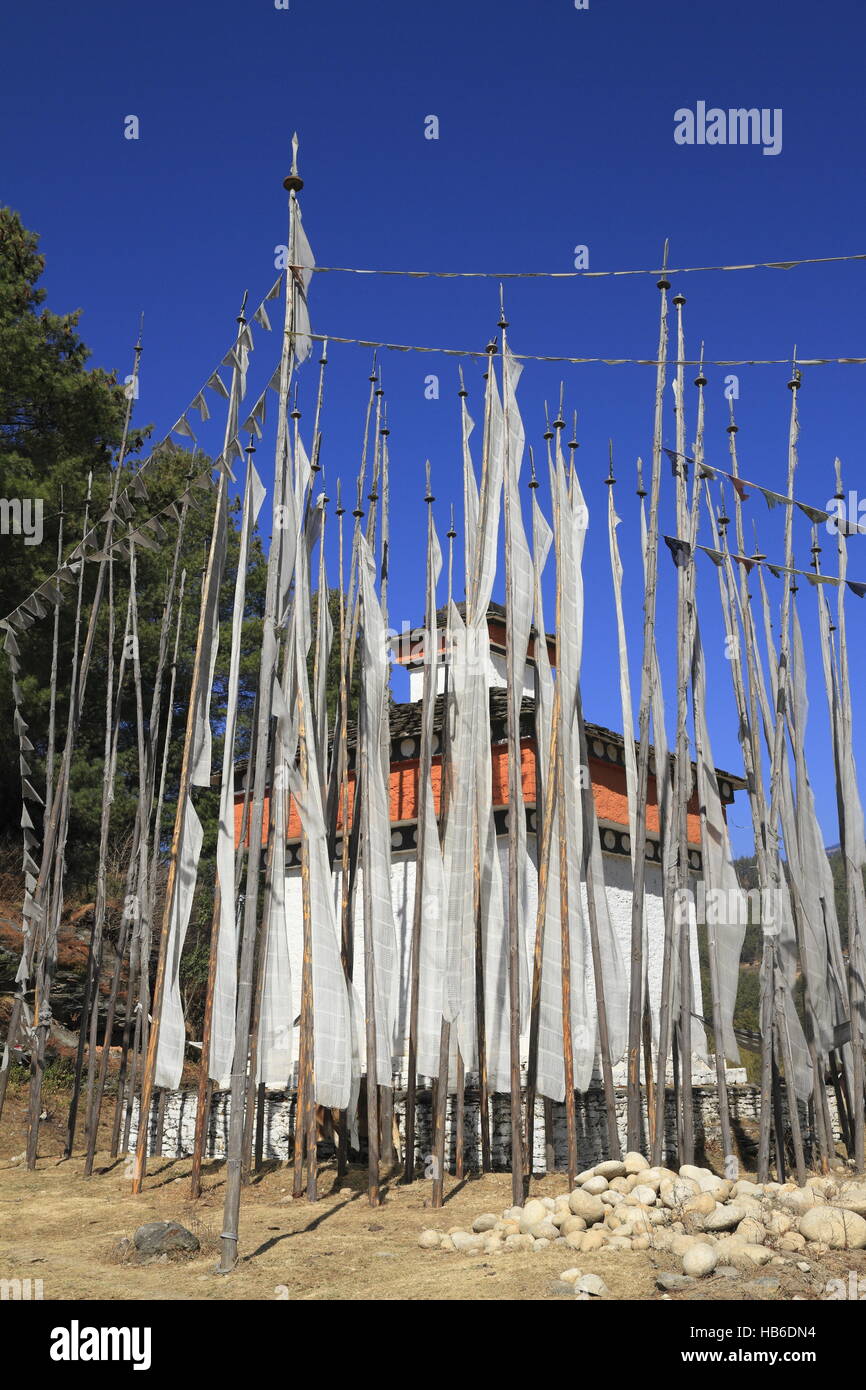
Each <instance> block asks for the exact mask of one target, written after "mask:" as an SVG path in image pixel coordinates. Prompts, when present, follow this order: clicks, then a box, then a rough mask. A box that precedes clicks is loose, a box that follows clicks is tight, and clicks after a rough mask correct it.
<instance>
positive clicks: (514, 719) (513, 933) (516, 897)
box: [499, 292, 564, 1206]
mask: <svg viewBox="0 0 866 1390" xmlns="http://www.w3.org/2000/svg"><path fill="white" fill-rule="evenodd" d="M500 293H501V292H500ZM499 327H500V329H501V331H502V371H503V410H504V412H505V417H504V420H503V428H502V438H503V450H504V455H505V466H504V474H503V477H504V489H503V490H504V494H505V682H506V702H507V712H508V720H507V738H508V1005H509V1040H510V1052H511V1059H510V1060H511V1069H510V1070H511V1197H512V1201H513V1203H514V1205H515V1206H519V1205H520V1204H521V1203H522V1201H523V1127H522V1116H521V1105H520V966H519V940H520V928H521V924H520V920H519V913H520V867H521V866H520V862H519V857H518V852H519V843H518V831H517V817H518V816H525V814H526V812H525V809H524V804H523V783H522V776H521V760H520V692H519V691H518V690H516V689H515V684H514V676H515V673H514V670H513V655H512V649H513V645H514V572H513V531H514V525H515V522H514V517H513V515H512V508H513V505H514V500H515V499H513V498H512V496H511V487H510V484H509V471H510V468H511V467H512V466H514V467H516V466H517V463H519V460H516V461H515V462H514V464H512V463H511V461H510V460H509V449H510V441H509V419H508V414H507V409H508V391H507V389H506V377H507V373H508V358H507V351H508V347H507V341H506V330H507V328H508V323H507V320H506V318H505V311H504V309H503V310H502V313H501V316H500V319H499ZM563 1007H564V1006H563Z"/></svg>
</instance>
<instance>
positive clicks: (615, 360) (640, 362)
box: [309, 272, 866, 367]
mask: <svg viewBox="0 0 866 1390" xmlns="http://www.w3.org/2000/svg"><path fill="white" fill-rule="evenodd" d="M635 274H637V272H635ZM309 336H310V337H311V338H313V339H314V340H315V341H316V342H324V343H343V344H346V345H348V346H349V347H363V348H382V349H383V350H384V351H386V352H432V353H440V354H441V355H442V356H444V357H478V358H486V357H487V356H488V353H487V349H486V348H449V347H432V346H429V345H422V344H418V343H384V342H379V341H377V340H375V339H373V338H341V337H338V335H337V334H335V333H311V334H309ZM511 355H512V357H513V358H514V359H515V361H518V362H564V363H566V364H567V365H568V364H570V365H574V366H579V367H580V366H592V365H599V366H603V367H658V366H659V362H658V359H657V358H655V357H566V356H549V355H547V354H544V353H537V352H513V353H512V354H511ZM665 365H666V366H667V367H790V366H791V358H790V355H789V356H788V357H718V358H712V359H711V358H707V357H704V358H703V359H701V358H698V357H684V358H682V359H681V360H678V359H676V358H669V359H668V360H667V362H666V363H665ZM796 365H797V366H798V367H825V366H832V367H849V366H850V367H864V366H866V357H798V358H797V362H796Z"/></svg>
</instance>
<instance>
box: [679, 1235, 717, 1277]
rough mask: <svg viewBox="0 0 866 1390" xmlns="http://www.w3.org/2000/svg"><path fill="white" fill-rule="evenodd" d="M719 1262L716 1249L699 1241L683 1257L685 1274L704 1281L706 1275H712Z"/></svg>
mask: <svg viewBox="0 0 866 1390" xmlns="http://www.w3.org/2000/svg"><path fill="white" fill-rule="evenodd" d="M718 1261H719V1256H718V1253H717V1252H716V1250H715V1248H714V1247H713V1246H712V1245H706V1244H704V1243H703V1242H702V1241H698V1242H696V1243H695V1244H694V1245H692V1246H690V1248H689V1249H688V1250H687V1251H686V1252H685V1254H684V1255H683V1274H690V1275H691V1276H692V1277H693V1278H695V1279H702V1278H703V1277H704V1276H705V1275H707V1274H712V1272H713V1270H714V1269H715V1267H716V1265H717V1264H718Z"/></svg>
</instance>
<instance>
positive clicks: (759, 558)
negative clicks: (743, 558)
mask: <svg viewBox="0 0 866 1390" xmlns="http://www.w3.org/2000/svg"><path fill="white" fill-rule="evenodd" d="M752 531H753V532H754V536H755V553H754V555H753V556H752V559H753V560H757V561H758V563H759V564H760V563H761V561H762V560H766V558H767V557H766V555H765V554H764V552H763V550H762V549H761V547H760V545H759V544H758V523H757V521H756V520H755V518H754V517H752Z"/></svg>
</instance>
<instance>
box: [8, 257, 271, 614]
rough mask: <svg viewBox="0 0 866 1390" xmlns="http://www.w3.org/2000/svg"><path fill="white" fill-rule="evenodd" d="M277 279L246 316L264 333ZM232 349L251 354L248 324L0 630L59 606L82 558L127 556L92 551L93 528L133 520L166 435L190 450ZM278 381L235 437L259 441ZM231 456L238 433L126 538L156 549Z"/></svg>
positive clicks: (237, 450) (224, 392)
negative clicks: (109, 503) (193, 420)
mask: <svg viewBox="0 0 866 1390" xmlns="http://www.w3.org/2000/svg"><path fill="white" fill-rule="evenodd" d="M283 278H284V277H283V275H282V274H281V275H280V276H279V278H278V279H277V280H276V282H275V283H274V284H273V285H272V287H271V289H270V290H269V291H268V293H267V294H266V295H265V297H264V299H263V300H262V302H261V304H259V306H258V308H257V309H256V311H255V313H254V314H253V315H252V318H253V320H254V321H255V322H256V323H258V324H260V325H261V327H262V328H264V329H266V331H267V332H270V331H271V324H270V319H269V317H268V312H267V303H268V301H269V300H272V299H277V298H278V297H279V294H280V291H281V287H282V283H283ZM238 347H241V348H245V349H246V351H247V352H252V350H253V336H252V331H251V329H250V325H249V324H247V325H246V326H245V328H244V331H243V333H242V334H241V335H240V338H239V340H236V341H235V342H233V343H232V346H231V348H230V349H229V351H228V352H227V353H226V354H225V356H224V357H223V358H221V360H220V363H219V364H218V366H217V367H216V368H215V369H214V370H213V371H212V372H211V374H210V376H209V377H208V379H207V381H205V383H204V385H203V386H202V387H201V389H200V390H199V391H197V392H196V393H195V395H194V397H193V399H192V401H191V402H190V404H189V405H188V406H187V407H186V410H184V411H183V412H182V414H181V415H180V416H179V417H178V419H177V420H176V421H175V423H174V424H173V425H172V427H171V429H170V430H169V431H168V433H167V434H166V435H165V436H164V437H163V438H162V439H161V440H160V441H159V442H158V443H157V444H155V445H154V446H153V448H152V449H151V452H150V454H149V455H148V457H147V458H146V459H144V460H143V462H142V464H141V467H140V468H139V469H138V470H137V471H136V472H135V473H134V474H133V475H132V477H131V479H130V481H129V483H128V484H127V486H126V487H125V488H123V489H122V490H121V491H120V492H119V493H118V495H117V499H116V502H115V504H114V506H113V507H109V508H108V510H107V511H106V512H105V513H104V514H103V515H102V516H101V517H100V518H99V520H98V521H97V522H95V523H94V525H93V526H92V527H91V528H90V529H89V531H87V532H86V534H85V535H84V536H82V538H81V540H80V541H79V542H78V543H77V545H76V546H75V548H74V549H73V550H72V551H71V553H70V554H69V555H68V556H67V558H66V559H65V560H64V562H63V564H62V565H60V566H59V567H58V568H57V569H56V570H55V571H54V572H53V574H51V575H49V577H48V578H47V579H45V580H43V582H42V583H41V584H40V585H38V587H37V588H36V589H34V590H33V592H32V593H30V594H29V595H28V596H27V598H25V599H23V600H22V601H21V603H20V604H19V605H18V607H17V608H14V609H13V610H12V612H11V613H7V614H6V616H5V618H2V619H0V628H9V627H14V628H17V629H18V630H19V631H23V630H24V629H25V628H28V627H30V626H31V625H32V624H33V623H34V622H35V621H36V620H37V619H38V618H42V617H44V616H45V613H46V611H47V609H46V606H45V605H46V604H56V603H61V602H63V600H64V598H65V595H64V593H63V589H62V587H61V586H62V585H64V584H71V583H74V582H76V580H77V577H78V562H79V561H81V560H82V559H91V560H102V559H105V558H107V556H108V554H109V552H110V553H112V554H114V555H119V556H122V557H123V558H126V557H128V555H129V550H128V548H127V546H126V541H125V539H124V537H123V536H121V537H120V538H119V539H118V540H116V541H115V542H113V543H112V545H111V546H110V547H109V548H108V550H100V549H98V548H97V545H98V538H97V531H98V528H99V527H100V526H101V525H102V524H103V522H107V521H108V520H109V519H111V518H112V517H113V518H114V520H115V521H119V522H121V523H124V522H126V523H131V521H132V519H133V518H134V517H135V510H136V509H135V503H134V502H133V500H132V497H133V496H134V497H135V498H136V499H137V500H138V501H146V500H147V497H148V492H147V488H146V486H145V483H144V479H143V477H142V474H143V473H144V472H145V471H146V470H147V469H148V468H149V467H151V466H152V465H153V463H154V462H155V461H157V460H158V457H159V454H160V451H161V450H162V449H164V448H165V447H166V446H167V445H169V444H172V443H173V442H174V441H173V440H172V435H182V436H185V437H187V438H189V439H191V440H192V442H193V446H194V447H195V445H196V443H197V441H196V436H195V432H194V430H193V428H192V425H191V424H190V421H189V414H190V412H191V411H194V410H195V411H197V412H198V414H199V416H200V418H201V420H202V422H204V421H206V420H208V419H210V410H209V408H208V403H207V400H206V398H205V394H204V393H205V391H206V390H211V391H213V392H215V393H216V394H217V395H218V396H221V397H222V398H223V399H224V400H228V399H229V392H228V388H227V387H226V385H225V382H224V381H223V380H222V377H221V376H220V374H219V367H220V366H224V367H232V368H234V367H235V366H236V365H237V366H239V367H241V369H242V367H243V364H242V362H241V361H240V360H238V361H237V362H236V352H237V349H238ZM279 377H280V370H279V365H278V366H277V368H276V371H275V372H274V373H273V374H272V376H271V378H270V380H269V381H268V384H267V386H266V387H265V389H264V390H263V391H262V394H261V395H260V396H259V398H258V400H257V401H256V403H255V405H254V406H253V408H252V410H251V411H250V413H249V415H248V416H247V418H246V420H245V421H244V423H243V425H242V426H241V431H240V432H241V433H244V434H255V435H256V436H257V438H259V439H261V437H262V428H263V426H264V423H265V419H266V415H267V393H268V391H269V390H274V391H278V390H279ZM233 458H238V459H242V458H243V446H242V444H241V441H240V437H239V435H236V436H235V438H234V439H232V440H231V441H230V443H229V445H228V447H227V449H226V450H225V451H224V452H223V453H221V454H220V455H219V456H218V458H216V459H215V460H214V462H213V463H212V464H209V465H208V467H207V468H206V469H204V470H203V471H202V472H201V473H199V474H198V475H197V476H196V477H194V478H192V479H191V480H190V482H189V485H188V486H187V487H186V488H185V489H184V491H183V492H182V493H181V495H180V496H179V497H177V498H175V500H174V501H173V502H169V503H168V504H167V506H165V507H161V508H160V510H159V511H158V512H156V513H155V514H154V515H153V516H151V517H149V518H148V520H147V521H144V522H142V523H141V525H140V526H136V528H135V529H130V531H129V538H131V539H132V540H134V541H136V542H137V543H138V544H140V545H142V546H144V548H145V549H148V550H154V549H156V544H155V539H159V540H161V539H162V535H163V530H162V519H168V520H172V521H177V520H178V519H179V515H180V513H179V511H178V508H179V507H180V506H181V505H182V504H183V503H184V502H186V503H187V504H188V505H192V506H195V505H196V502H195V495H194V492H195V490H196V489H208V488H210V487H212V485H213V479H212V473H213V470H214V469H216V470H218V471H219V472H221V473H225V474H226V476H227V477H229V478H230V479H231V480H232V481H234V474H233V473H232V471H231V461H232V459H233ZM88 552H89V553H88Z"/></svg>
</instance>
